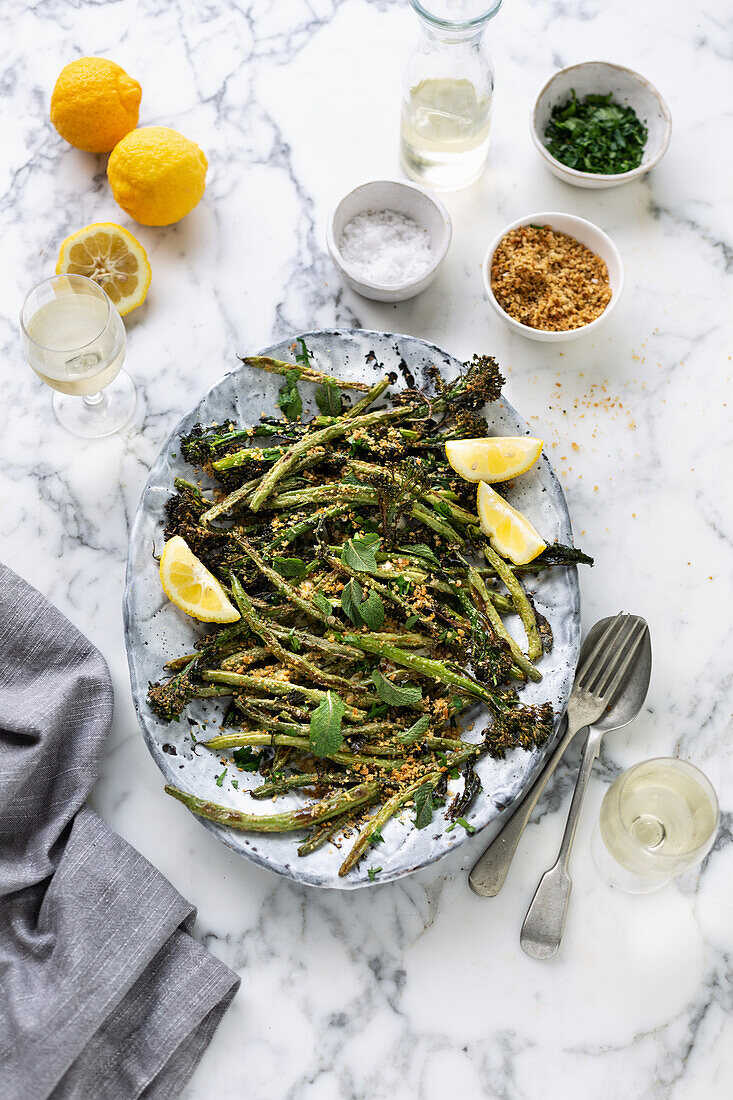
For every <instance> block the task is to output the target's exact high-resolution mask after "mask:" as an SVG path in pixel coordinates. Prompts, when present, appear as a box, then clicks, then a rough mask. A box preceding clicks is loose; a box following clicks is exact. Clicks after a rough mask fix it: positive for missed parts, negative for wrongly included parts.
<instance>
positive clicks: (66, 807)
mask: <svg viewBox="0 0 733 1100" xmlns="http://www.w3.org/2000/svg"><path fill="white" fill-rule="evenodd" d="M111 720H112V686H111V683H110V678H109V672H108V671H107V666H106V664H105V662H104V660H103V658H102V656H101V655H100V654H99V652H98V651H97V650H96V649H95V648H94V646H93V645H92V644H91V643H90V642H89V641H87V639H86V638H84V637H83V635H81V634H80V633H79V631H78V630H76V628H75V627H74V626H72V624H71V623H70V622H69V621H68V620H67V619H66V618H64V616H63V615H62V614H61V613H60V612H59V611H58V610H57V609H56V608H55V607H53V606H52V605H51V604H49V603H48V601H47V600H46V599H45V598H44V597H43V596H42V595H41V594H40V593H39V592H37V591H36V590H35V589H34V588H31V586H30V585H28V584H26V582H25V581H23V580H21V578H20V577H18V576H17V575H16V574H15V573H13V572H12V571H11V570H10V569H7V568H6V567H5V566H2V565H0V1096H2V1098H3V1100H16V1098H17V1100H40V1098H44V1097H49V1096H50V1097H53V1098H54V1100H71V1098H74V1100H128V1098H133V1097H145V1098H146V1100H148V1098H150V1100H153V1098H154V1100H163V1098H166V1100H167V1098H169V1097H170V1098H178V1097H179V1096H180V1094H181V1091H182V1088H183V1086H184V1084H185V1082H186V1081H187V1080H188V1078H189V1077H190V1076H191V1074H192V1073H193V1071H194V1069H195V1067H196V1065H197V1063H198V1061H199V1059H200V1058H201V1055H202V1054H203V1052H204V1050H205V1049H206V1046H207V1045H208V1043H209V1041H210V1039H211V1037H212V1035H213V1033H214V1031H215V1029H216V1027H217V1025H218V1023H219V1021H220V1020H221V1017H222V1016H223V1014H224V1012H225V1011H226V1008H227V1006H228V1005H229V1003H230V1001H231V999H232V997H233V996H234V994H235V992H236V990H237V988H238V986H239V979H238V978H237V976H236V975H235V974H234V973H232V971H231V970H229V969H228V968H227V967H226V966H224V965H223V963H221V962H219V961H218V960H217V959H215V958H214V957H213V956H212V955H210V954H209V953H208V952H207V951H206V950H205V949H204V948H203V947H202V946H201V944H199V943H197V942H196V940H194V939H193V938H192V936H191V929H192V926H193V921H194V918H195V915H196V911H195V909H193V907H192V906H191V905H189V903H188V902H187V901H185V900H184V898H182V897H181V896H180V894H178V893H177V891H176V890H174V889H173V887H172V886H171V884H170V883H169V882H168V881H167V880H166V879H165V878H164V877H163V876H162V875H161V874H160V873H159V872H158V871H156V869H155V868H154V867H152V866H151V864H150V863H148V861H147V860H146V859H144V858H143V857H142V856H141V855H140V854H139V853H138V852H136V851H135V850H134V849H132V848H131V847H130V846H129V845H128V844H127V843H126V842H125V841H124V840H122V839H121V837H119V836H117V835H116V834H115V833H113V832H112V831H111V830H110V829H109V828H108V827H107V825H106V824H105V823H104V821H102V819H101V818H100V817H99V816H98V815H97V814H96V813H94V811H93V810H92V809H90V808H89V807H88V806H87V805H86V798H87V795H88V794H89V791H90V790H91V788H92V785H93V783H94V781H95V779H96V776H97V772H98V768H99V761H100V757H101V755H102V751H103V748H104V742H105V739H106V737H107V734H108V732H109V727H110V722H111Z"/></svg>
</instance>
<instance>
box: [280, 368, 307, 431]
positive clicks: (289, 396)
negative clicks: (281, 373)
mask: <svg viewBox="0 0 733 1100" xmlns="http://www.w3.org/2000/svg"><path fill="white" fill-rule="evenodd" d="M299 378H300V371H299V370H298V368H297V367H294V368H293V370H289V371H287V372H286V374H285V382H284V383H283V386H282V389H281V390H280V393H279V394H278V396H277V403H278V405H279V406H280V408H281V409H282V411H283V412H284V413H285V415H286V417H287V418H288V420H300V418H301V416H302V415H303V399H302V397H301V396H300V391H299V389H298V386H297V382H298V379H299Z"/></svg>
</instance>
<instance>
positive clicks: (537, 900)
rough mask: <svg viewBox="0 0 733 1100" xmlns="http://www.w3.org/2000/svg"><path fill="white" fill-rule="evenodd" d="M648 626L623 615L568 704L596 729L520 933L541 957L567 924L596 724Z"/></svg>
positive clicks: (572, 716)
mask: <svg viewBox="0 0 733 1100" xmlns="http://www.w3.org/2000/svg"><path fill="white" fill-rule="evenodd" d="M647 630H648V627H647V624H646V622H645V621H644V619H642V618H639V617H638V616H636V615H618V616H617V617H616V619H615V620H614V621H613V623H612V624H611V627H610V631H613V635H611V634H610V633H608V636H606V635H604V637H603V638H602V639H600V641H599V643H598V645H597V646H596V650H598V649H599V647H602V648H603V649H604V651H605V652H604V657H605V660H602V661H601V662H598V661H592V660H591V658H589V659H588V663H587V665H586V666H584V667H583V669H582V670H581V675H580V678H579V681H576V685H575V688H574V689H573V694H572V696H571V698H570V701H569V703H568V723H571V722H573V721H574V720H576V719H580V717H581V713H584V714H585V715H592V717H586V718H585V720H584V721H583V722H582V725H590V726H591V729H590V730H589V733H588V738H587V740H586V743H585V746H584V748H583V754H582V756H581V759H580V770H579V772H578V779H577V782H576V784H575V790H574V792H573V800H572V802H571V803H570V810H569V812H568V819H567V823H566V825H565V832H564V834H563V838H562V843H561V844H560V851H559V853H558V857H557V860H556V862H555V864H554V865H553V866H552V867H551V868H550V870H549V871H546V872H545V874H544V875H543V876H542V878H541V879H540V884H539V886H538V887H537V891H536V893H535V896H534V898H533V899H532V904H531V905H530V907H529V909H528V910H527V916H526V917H525V918H524V924H523V925H522V931H521V935H520V937H519V941H520V943H521V945H522V949H523V950H524V951H525V952H526V953H527V954H528V955H532V956H533V957H534V958H536V959H549V958H550V957H551V956H552V955H554V954H555V952H556V951H557V949H558V947H559V946H560V941H561V940H562V934H563V931H564V929H565V918H566V916H567V911H568V902H569V901H570V891H571V889H572V885H573V883H572V879H571V878H570V873H569V871H568V861H569V859H570V851H571V848H572V846H573V840H574V839H575V830H576V829H577V826H578V818H579V816H580V810H581V807H582V805H583V799H584V797H585V792H586V788H587V786H588V781H589V779H590V776H591V772H592V771H593V765H594V763H595V761H596V757H597V756H598V751H599V749H600V747H601V740H602V738H603V734H604V730H602V729H594V728H593V725H592V723H593V722H596V721H597V720H598V718H599V717H600V716H601V714H602V713H603V711H604V710H605V709H606V707H607V706H608V705H609V704H610V702H611V700H612V699H613V697H614V695H615V693H616V691H617V690H618V687H619V685H620V684H621V681H622V680H623V678H624V676H625V675H626V673H627V671H628V669H629V667H630V665H631V662H632V661H633V660H634V658H635V656H636V654H637V652H638V651H639V648H640V646H641V643H642V641H643V639H644V635H645V633H646V631H647ZM596 650H594V653H595V652H596ZM571 703H572V712H571V705H570V704H571ZM578 728H580V726H578Z"/></svg>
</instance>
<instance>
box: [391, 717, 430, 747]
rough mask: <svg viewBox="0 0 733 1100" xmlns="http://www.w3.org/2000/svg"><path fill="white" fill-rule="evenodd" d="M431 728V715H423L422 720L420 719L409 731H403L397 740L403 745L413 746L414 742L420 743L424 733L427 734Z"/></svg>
mask: <svg viewBox="0 0 733 1100" xmlns="http://www.w3.org/2000/svg"><path fill="white" fill-rule="evenodd" d="M429 728H430V715H429V714H423V716H422V718H418V720H417V722H415V723H414V724H413V725H412V726H410V728H409V729H407V730H403V731H402V733H398V734H397V740H398V741H399V742H400V744H402V745H411V744H412V743H413V741H419V740H420V738H421V737H422V736H423V734H424V733H427V731H428V729H429Z"/></svg>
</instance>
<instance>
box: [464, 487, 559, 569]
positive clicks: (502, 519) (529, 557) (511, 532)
mask: <svg viewBox="0 0 733 1100" xmlns="http://www.w3.org/2000/svg"><path fill="white" fill-rule="evenodd" d="M477 507H478V514H479V519H480V520H481V530H482V531H483V533H484V534H485V535H488V536H489V542H490V543H491V545H492V546H493V547H494V550H496V552H497V554H501V556H502V557H503V558H508V559H509V561H511V562H514V564H515V565H527V563H528V562H530V561H534V559H535V558H536V557H537V555H538V554H541V553H542V551H543V550H545V549H546V547H547V544H546V543H545V542H543V541H542V538H541V537H540V535H539V534H538V532H537V531H536V530H535V529H534V527H533V526H532V524H531V523H530V522H529V520H528V519H527V517H526V516H523V515H522V513H521V512H518V511H517V510H516V508H512V506H511V504H508V503H507V502H506V501H505V500H504V498H503V497H500V496H499V494H498V493H497V492H496V491H495V490H494V489H492V488H491V486H490V485H487V484H486V482H485V481H482V482H481V484H480V485H479V487H478V502H477Z"/></svg>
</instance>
